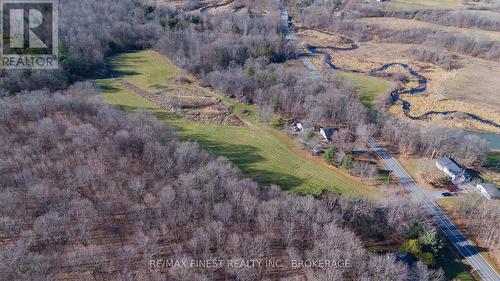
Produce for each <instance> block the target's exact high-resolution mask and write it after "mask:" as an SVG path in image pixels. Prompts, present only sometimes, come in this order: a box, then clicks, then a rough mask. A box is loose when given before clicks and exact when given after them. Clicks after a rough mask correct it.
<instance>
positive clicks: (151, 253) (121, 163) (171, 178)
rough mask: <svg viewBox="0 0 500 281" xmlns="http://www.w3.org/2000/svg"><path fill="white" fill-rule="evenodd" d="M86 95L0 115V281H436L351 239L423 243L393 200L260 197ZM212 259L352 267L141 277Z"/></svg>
mask: <svg viewBox="0 0 500 281" xmlns="http://www.w3.org/2000/svg"><path fill="white" fill-rule="evenodd" d="M94 93H95V89H94V88H93V87H92V86H91V85H90V84H76V85H74V86H72V87H70V88H69V89H68V90H66V91H65V92H58V93H50V92H46V91H35V92H30V93H28V92H23V93H21V94H18V95H16V96H15V97H7V98H3V99H2V100H1V101H0V108H1V112H2V115H1V117H2V118H1V120H0V143H1V144H2V146H1V148H0V159H1V162H0V168H1V173H0V191H1V192H0V200H1V201H2V202H3V204H2V209H1V210H0V220H1V222H2V223H1V224H0V226H1V228H0V238H1V241H2V246H1V248H0V265H1V266H0V279H2V280H38V281H39V280H53V279H64V278H70V279H80V280H81V279H84V280H102V279H106V280H214V279H218V278H223V279H224V278H225V279H230V280H261V279H264V278H269V277H272V276H274V277H292V276H295V275H302V274H307V276H310V277H314V280H331V279H332V278H333V277H334V276H336V278H340V279H343V280H406V279H407V278H409V276H419V277H418V278H419V280H440V279H441V278H442V273H441V271H434V270H429V269H428V268H427V267H426V266H425V265H424V264H421V263H420V262H419V263H418V266H416V267H412V268H411V269H410V268H408V267H407V265H405V264H403V263H401V262H396V260H395V258H394V257H392V256H389V255H384V254H382V255H380V254H370V253H368V252H366V250H365V249H364V248H363V246H362V242H361V239H392V240H394V241H399V242H400V243H402V242H403V241H404V240H405V239H409V238H412V237H418V236H419V235H424V234H425V233H427V232H429V231H431V232H432V227H431V226H430V225H429V224H428V223H426V221H427V219H426V217H425V214H424V213H422V212H421V211H420V210H421V208H420V207H419V206H417V205H414V204H412V203H410V202H408V201H406V200H404V199H396V197H391V196H388V197H387V198H386V199H384V200H382V201H380V202H377V203H374V202H371V201H367V200H364V199H349V198H346V197H343V196H337V195H333V194H325V195H323V196H322V197H321V198H319V199H315V198H312V197H302V196H296V195H291V194H287V193H283V192H281V191H280V189H279V188H278V187H276V186H271V187H267V188H261V187H258V186H257V185H256V184H255V183H254V182H252V181H251V180H248V179H244V178H242V177H241V176H240V173H239V171H238V170H237V169H236V168H235V167H233V166H232V165H231V163H229V162H228V161H227V160H225V159H223V158H217V159H214V158H213V157H211V156H209V155H208V154H207V153H206V152H203V151H201V150H200V149H199V148H198V146H197V145H196V144H194V143H189V142H180V141H178V140H176V138H175V136H174V133H173V130H172V129H170V128H168V127H164V126H162V125H159V124H158V123H155V122H154V121H152V119H154V118H152V117H151V116H147V115H144V114H145V113H137V114H135V115H129V114H126V113H125V112H123V111H120V110H118V109H115V108H113V107H110V106H105V105H103V104H101V103H100V102H98V101H97V100H94V99H89V96H92V95H93V94H94ZM415 226H418V227H417V229H420V230H418V231H417V232H415ZM214 257H217V258H219V259H231V258H234V259H236V258H259V259H273V258H274V259H277V258H281V259H284V260H291V259H296V260H297V259H311V260H324V259H328V260H338V259H348V260H350V261H351V262H352V264H353V265H352V266H351V267H339V268H320V269H318V268H314V269H313V268H295V269H293V268H283V269H281V270H269V269H265V268H247V269H244V270H236V269H231V268H224V267H222V268H217V269H207V268H173V269H170V270H165V272H163V273H160V272H158V271H155V270H153V269H150V268H149V261H150V260H151V259H179V260H180V259H191V258H193V259H210V258H214ZM295 280H302V279H301V278H300V277H297V279H295Z"/></svg>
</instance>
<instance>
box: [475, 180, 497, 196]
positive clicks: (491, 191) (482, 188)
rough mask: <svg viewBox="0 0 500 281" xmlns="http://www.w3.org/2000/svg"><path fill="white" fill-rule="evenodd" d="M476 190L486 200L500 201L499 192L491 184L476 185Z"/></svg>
mask: <svg viewBox="0 0 500 281" xmlns="http://www.w3.org/2000/svg"><path fill="white" fill-rule="evenodd" d="M476 190H477V191H478V192H479V193H481V195H483V196H484V197H486V198H488V199H490V200H491V199H500V190H499V189H498V188H497V187H496V185H494V184H492V183H478V184H477V185H476Z"/></svg>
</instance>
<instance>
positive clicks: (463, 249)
mask: <svg viewBox="0 0 500 281" xmlns="http://www.w3.org/2000/svg"><path fill="white" fill-rule="evenodd" d="M370 148H371V150H372V151H374V152H375V153H377V155H378V156H379V157H380V158H382V160H383V161H384V163H385V165H386V166H387V168H388V169H390V170H391V171H392V172H393V173H394V175H395V176H396V177H397V178H398V179H399V181H400V182H401V184H402V185H404V186H405V187H406V188H408V190H409V191H410V192H411V194H412V196H413V197H414V199H416V200H418V201H419V202H421V203H423V204H424V206H425V208H427V209H428V211H429V214H431V215H432V216H433V218H434V221H435V223H436V225H437V226H438V227H439V228H440V229H441V230H442V231H443V233H444V234H445V235H446V237H447V238H448V240H450V242H451V243H452V244H453V246H455V248H456V249H457V250H458V251H459V252H460V254H462V256H464V257H465V258H466V259H467V261H468V262H469V264H470V265H471V266H472V268H473V269H474V270H475V271H476V272H477V273H478V274H479V275H480V276H481V278H483V280H488V281H490V280H491V281H500V276H499V275H498V273H497V272H495V270H494V269H493V268H492V267H491V266H490V265H489V264H488V262H487V261H486V260H485V259H484V258H483V257H482V256H481V255H480V254H479V252H478V251H477V249H476V247H474V246H473V245H472V243H471V242H470V241H469V240H468V239H467V238H466V237H465V236H464V235H463V234H462V233H461V232H460V230H458V228H457V227H456V226H455V225H454V224H453V222H451V220H450V219H449V218H448V216H446V214H444V212H443V210H441V208H439V206H438V205H436V203H435V202H434V201H433V200H432V199H431V197H430V196H429V194H428V192H427V191H426V190H425V189H424V188H423V187H422V186H420V185H418V184H417V183H416V182H415V181H414V180H413V178H412V177H411V176H410V175H409V174H408V173H407V172H406V171H405V169H404V168H403V167H402V166H401V164H399V162H398V161H397V160H396V159H395V158H394V157H393V156H392V155H391V154H390V153H389V151H387V149H385V148H384V147H383V146H382V145H381V144H380V143H379V142H378V141H376V140H375V139H372V140H371V141H370Z"/></svg>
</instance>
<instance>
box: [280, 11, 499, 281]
mask: <svg viewBox="0 0 500 281" xmlns="http://www.w3.org/2000/svg"><path fill="white" fill-rule="evenodd" d="M280 12H281V15H280V17H281V22H282V29H283V32H284V33H285V36H286V39H287V40H294V41H295V40H297V39H296V37H295V35H294V33H293V30H291V28H290V23H289V17H288V11H287V8H286V7H285V5H282V6H281V8H280ZM301 59H302V60H303V62H304V64H305V65H306V68H307V71H308V72H310V74H311V75H312V76H314V77H318V76H319V77H321V73H320V71H319V70H318V69H317V67H316V66H315V65H314V64H313V63H312V62H311V60H310V59H309V57H307V56H303V55H302V56H301ZM370 149H371V150H372V151H374V152H375V153H377V155H378V156H379V157H380V158H382V160H383V161H384V163H385V165H386V166H387V168H388V169H389V170H391V171H392V172H393V173H394V175H395V176H396V177H397V178H398V180H399V181H400V183H401V184H402V185H404V186H405V187H406V188H408V190H409V191H410V192H411V194H412V196H413V198H414V199H415V200H417V201H418V202H421V203H423V204H424V207H425V208H427V209H428V212H429V214H430V215H431V216H432V217H433V219H434V221H435V223H436V225H437V226H438V227H439V228H440V229H441V231H442V232H443V233H444V235H446V237H447V238H448V240H450V242H451V243H452V244H453V246H455V248H456V249H457V250H458V252H459V253H460V254H461V255H462V256H464V257H465V258H466V259H467V261H468V262H469V264H470V265H471V266H472V268H473V269H474V270H475V271H476V272H477V273H478V274H479V275H480V276H481V278H483V280H487V281H500V276H499V275H498V273H497V272H496V271H495V270H494V269H493V268H492V267H491V266H490V265H489V264H488V262H487V261H486V260H485V259H484V258H483V257H482V256H481V255H480V254H479V252H478V251H477V249H476V247H474V246H473V245H472V243H471V242H470V241H469V240H468V239H467V238H466V237H465V236H464V235H463V234H462V233H461V232H460V230H458V228H457V227H456V226H455V225H454V224H453V222H451V220H450V219H449V218H448V216H446V214H445V213H444V212H443V210H441V208H440V207H439V206H438V205H437V204H436V203H435V202H434V199H433V198H435V196H432V194H430V193H429V192H428V191H426V190H425V189H424V188H423V187H422V186H420V185H418V184H417V183H416V182H415V181H414V180H413V178H412V177H411V176H410V175H409V174H408V173H407V172H406V171H405V169H404V168H403V167H402V166H401V164H399V162H398V161H397V160H396V159H395V158H394V157H393V156H392V155H391V154H390V153H389V151H387V149H385V148H384V147H383V146H382V145H381V144H380V143H379V142H378V141H377V140H375V139H372V140H370Z"/></svg>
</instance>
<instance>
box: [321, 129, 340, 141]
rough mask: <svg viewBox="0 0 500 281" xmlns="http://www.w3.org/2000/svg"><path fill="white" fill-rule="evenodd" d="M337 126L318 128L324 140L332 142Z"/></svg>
mask: <svg viewBox="0 0 500 281" xmlns="http://www.w3.org/2000/svg"><path fill="white" fill-rule="evenodd" d="M338 130H339V129H338V128H332V127H330V128H320V129H319V133H320V134H321V135H322V136H323V139H324V140H325V141H326V142H332V137H333V134H334V133H335V132H338Z"/></svg>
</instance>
